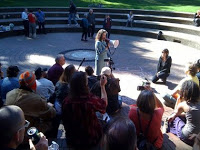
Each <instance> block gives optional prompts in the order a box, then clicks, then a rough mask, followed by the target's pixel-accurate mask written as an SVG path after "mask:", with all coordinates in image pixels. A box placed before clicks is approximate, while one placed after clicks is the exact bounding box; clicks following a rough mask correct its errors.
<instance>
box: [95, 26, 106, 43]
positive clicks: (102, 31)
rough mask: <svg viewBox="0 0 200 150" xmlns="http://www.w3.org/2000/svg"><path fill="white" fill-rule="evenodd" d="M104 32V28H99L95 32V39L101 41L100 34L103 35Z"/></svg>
mask: <svg viewBox="0 0 200 150" xmlns="http://www.w3.org/2000/svg"><path fill="white" fill-rule="evenodd" d="M104 33H106V34H107V31H106V30H104V29H100V30H99V31H98V32H97V35H96V38H95V41H102V35H103V34H104Z"/></svg>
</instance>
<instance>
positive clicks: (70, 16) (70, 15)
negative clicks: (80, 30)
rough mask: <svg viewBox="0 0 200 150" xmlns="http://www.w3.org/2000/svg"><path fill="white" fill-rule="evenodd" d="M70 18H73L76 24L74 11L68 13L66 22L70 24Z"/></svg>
mask: <svg viewBox="0 0 200 150" xmlns="http://www.w3.org/2000/svg"><path fill="white" fill-rule="evenodd" d="M72 18H73V20H74V22H75V24H78V23H77V21H76V16H75V13H69V18H68V23H69V24H71V20H72Z"/></svg>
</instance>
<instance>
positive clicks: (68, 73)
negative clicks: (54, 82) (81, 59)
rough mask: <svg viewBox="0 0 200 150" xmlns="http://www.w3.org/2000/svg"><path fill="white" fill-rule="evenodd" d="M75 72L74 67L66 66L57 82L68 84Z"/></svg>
mask: <svg viewBox="0 0 200 150" xmlns="http://www.w3.org/2000/svg"><path fill="white" fill-rule="evenodd" d="M75 71H76V69H75V67H74V65H68V66H67V67H66V68H65V70H64V71H63V73H62V75H61V76H60V79H59V81H60V82H64V83H69V82H70V79H71V77H72V75H73V73H74V72H75Z"/></svg>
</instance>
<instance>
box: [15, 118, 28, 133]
mask: <svg viewBox="0 0 200 150" xmlns="http://www.w3.org/2000/svg"><path fill="white" fill-rule="evenodd" d="M29 125H30V122H29V121H28V120H25V123H24V125H23V126H22V127H21V128H19V130H18V131H20V130H22V129H24V128H27V127H28V126H29Z"/></svg>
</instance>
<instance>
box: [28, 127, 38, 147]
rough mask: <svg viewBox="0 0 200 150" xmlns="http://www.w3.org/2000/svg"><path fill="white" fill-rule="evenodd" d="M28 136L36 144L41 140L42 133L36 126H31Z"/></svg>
mask: <svg viewBox="0 0 200 150" xmlns="http://www.w3.org/2000/svg"><path fill="white" fill-rule="evenodd" d="M27 135H28V137H30V138H31V140H32V142H33V144H34V145H36V144H37V143H38V142H39V141H40V135H39V132H38V130H37V128H35V127H31V128H29V129H28V130H27Z"/></svg>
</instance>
